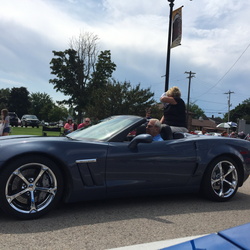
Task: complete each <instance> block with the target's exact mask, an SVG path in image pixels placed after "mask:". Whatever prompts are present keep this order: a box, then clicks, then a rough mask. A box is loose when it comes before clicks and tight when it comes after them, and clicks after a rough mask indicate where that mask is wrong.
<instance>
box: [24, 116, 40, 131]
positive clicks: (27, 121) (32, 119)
mask: <svg viewBox="0 0 250 250" xmlns="http://www.w3.org/2000/svg"><path fill="white" fill-rule="evenodd" d="M39 124H40V121H39V120H38V118H37V117H36V116H35V115H23V116H22V118H21V127H23V126H25V127H28V126H31V127H32V128H34V127H37V128H39Z"/></svg>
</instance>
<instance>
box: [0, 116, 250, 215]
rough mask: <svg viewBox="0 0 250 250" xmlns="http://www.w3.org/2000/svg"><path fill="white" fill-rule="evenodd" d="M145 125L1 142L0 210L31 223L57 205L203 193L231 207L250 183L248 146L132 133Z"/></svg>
mask: <svg viewBox="0 0 250 250" xmlns="http://www.w3.org/2000/svg"><path fill="white" fill-rule="evenodd" d="M145 122H146V120H145V119H144V118H142V117H138V116H113V117H110V118H107V119H105V120H103V121H102V122H100V123H99V124H96V125H93V126H91V127H88V128H85V129H82V130H77V131H75V132H72V133H70V134H69V135H67V136H66V137H42V136H3V137H0V148H1V154H0V208H1V209H2V210H3V211H5V212H6V213H7V214H9V215H11V216H15V217H18V218H21V219H33V218H38V217H39V216H41V215H43V214H45V213H47V212H48V211H49V210H51V209H52V208H53V207H54V206H55V205H56V204H58V203H59V201H60V200H63V201H64V202H76V201H83V200H94V199H104V198H112V197H121V196H132V195H149V194H160V193H161V194H163V193H173V192H198V191H201V192H202V193H203V194H204V195H205V196H206V197H208V198H210V199H212V200H216V201H227V200H229V199H230V198H232V197H233V196H234V195H235V193H236V192H237V189H238V187H240V186H241V185H243V183H244V181H245V180H246V179H247V178H248V175H249V172H250V143H249V142H248V141H245V140H241V139H232V138H223V137H212V136H197V135H189V134H175V135H174V137H173V138H172V139H169V138H168V139H167V140H164V141H160V142H152V137H151V135H148V134H139V135H133V134H134V133H131V132H132V131H136V130H137V131H139V129H138V128H141V127H143V126H144V125H143V124H145ZM162 133H164V130H163V129H162ZM162 136H163V137H164V138H166V136H164V134H162ZM176 138H178V139H176Z"/></svg>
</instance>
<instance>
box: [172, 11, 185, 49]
mask: <svg viewBox="0 0 250 250" xmlns="http://www.w3.org/2000/svg"><path fill="white" fill-rule="evenodd" d="M182 8H183V6H182V7H180V8H178V9H176V10H174V11H173V12H172V25H173V26H172V43H171V48H174V47H177V46H179V45H181V37H182Z"/></svg>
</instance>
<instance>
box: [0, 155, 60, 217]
mask: <svg viewBox="0 0 250 250" xmlns="http://www.w3.org/2000/svg"><path fill="white" fill-rule="evenodd" d="M62 193H63V177H62V173H61V172H60V171H59V169H58V167H57V166H56V164H55V163H54V162H53V161H51V160H50V159H48V158H46V157H41V156H27V157H22V158H18V159H15V160H14V161H12V162H11V163H10V164H9V165H7V166H6V167H5V168H4V169H3V171H1V173H0V208H1V209H2V210H3V211H4V212H5V213H7V214H8V215H10V216H14V217H16V218H19V219H25V220H28V219H36V218H39V217H40V216H42V215H44V214H46V213H47V212H48V211H50V210H51V209H52V208H53V207H54V206H56V205H57V204H58V202H59V201H60V199H61V197H62Z"/></svg>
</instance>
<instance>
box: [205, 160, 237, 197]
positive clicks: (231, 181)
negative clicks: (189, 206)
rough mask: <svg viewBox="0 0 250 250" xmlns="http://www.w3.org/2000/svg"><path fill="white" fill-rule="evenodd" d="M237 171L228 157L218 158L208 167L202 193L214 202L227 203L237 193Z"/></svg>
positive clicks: (233, 162)
mask: <svg viewBox="0 0 250 250" xmlns="http://www.w3.org/2000/svg"><path fill="white" fill-rule="evenodd" d="M238 186H239V169H238V166H237V164H236V162H235V161H234V160H232V159H231V158H229V157H219V158H217V159H215V160H214V161H213V162H211V164H210V165H209V166H208V168H207V170H206V172H205V174H204V178H203V181H202V191H203V193H204V194H205V196H206V197H208V198H209V199H212V200H215V201H227V200H229V199H231V198H232V197H233V196H234V195H235V194H236V192H237V190H238Z"/></svg>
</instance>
